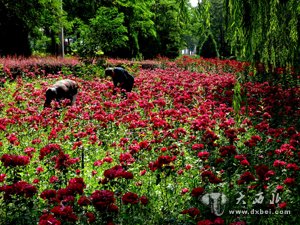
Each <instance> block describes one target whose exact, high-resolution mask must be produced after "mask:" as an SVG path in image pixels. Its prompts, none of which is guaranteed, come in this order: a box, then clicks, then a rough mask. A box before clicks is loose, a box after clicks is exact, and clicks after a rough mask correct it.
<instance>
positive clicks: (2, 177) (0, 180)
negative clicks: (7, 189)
mask: <svg viewBox="0 0 300 225" xmlns="http://www.w3.org/2000/svg"><path fill="white" fill-rule="evenodd" d="M5 177H6V174H4V173H1V174H0V182H3V181H4V180H5Z"/></svg>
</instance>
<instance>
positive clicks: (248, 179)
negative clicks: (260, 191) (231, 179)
mask: <svg viewBox="0 0 300 225" xmlns="http://www.w3.org/2000/svg"><path fill="white" fill-rule="evenodd" d="M254 180H255V177H254V176H253V175H252V173H250V172H249V171H247V172H245V173H243V174H242V175H241V176H240V179H239V180H238V181H237V183H238V184H239V185H240V184H244V183H250V182H251V181H254Z"/></svg>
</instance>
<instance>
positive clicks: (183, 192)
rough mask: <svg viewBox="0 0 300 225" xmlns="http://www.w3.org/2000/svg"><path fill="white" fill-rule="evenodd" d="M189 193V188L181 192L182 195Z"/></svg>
mask: <svg viewBox="0 0 300 225" xmlns="http://www.w3.org/2000/svg"><path fill="white" fill-rule="evenodd" d="M188 192H189V189H188V188H182V190H181V194H182V195H184V194H186V193H188Z"/></svg>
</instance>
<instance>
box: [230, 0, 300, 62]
mask: <svg viewBox="0 0 300 225" xmlns="http://www.w3.org/2000/svg"><path fill="white" fill-rule="evenodd" d="M225 4H226V7H227V12H228V13H227V15H228V30H229V32H228V34H230V35H229V36H228V38H229V40H230V41H231V45H232V47H233V50H234V52H235V54H236V55H237V56H239V57H240V58H241V59H243V60H247V61H250V62H258V61H259V62H263V63H264V64H265V65H272V66H281V67H285V66H291V65H292V66H298V64H299V63H298V62H299V56H300V46H299V45H300V42H299V31H300V26H299V15H300V2H299V1H298V0H269V1H256V0H255V1H254V0H248V1H234V0H226V1H225Z"/></svg>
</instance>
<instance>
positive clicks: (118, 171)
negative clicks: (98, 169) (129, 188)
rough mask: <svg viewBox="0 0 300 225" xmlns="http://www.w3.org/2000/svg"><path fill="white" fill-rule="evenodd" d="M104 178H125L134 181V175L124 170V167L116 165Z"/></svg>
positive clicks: (105, 173) (106, 172)
mask: <svg viewBox="0 0 300 225" xmlns="http://www.w3.org/2000/svg"><path fill="white" fill-rule="evenodd" d="M104 176H105V178H107V179H111V180H112V179H115V178H125V179H133V174H132V173H131V172H128V171H126V170H124V169H123V167H122V166H120V165H116V166H114V167H112V168H110V169H107V170H105V171H104Z"/></svg>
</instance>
